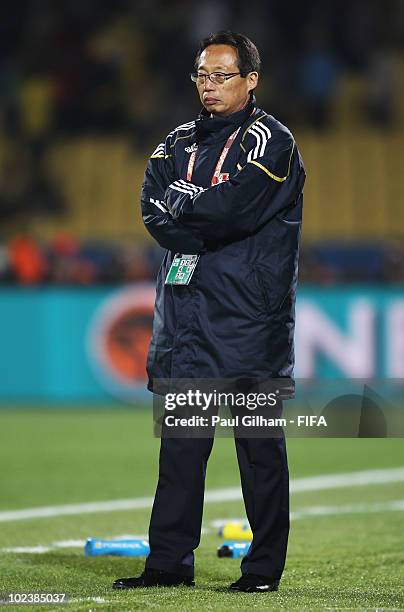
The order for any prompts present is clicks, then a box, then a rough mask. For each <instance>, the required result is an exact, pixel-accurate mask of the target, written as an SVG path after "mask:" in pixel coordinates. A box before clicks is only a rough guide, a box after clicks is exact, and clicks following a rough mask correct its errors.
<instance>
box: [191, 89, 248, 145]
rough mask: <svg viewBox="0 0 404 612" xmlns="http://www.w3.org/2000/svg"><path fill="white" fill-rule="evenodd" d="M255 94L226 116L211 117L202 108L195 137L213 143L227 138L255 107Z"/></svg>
mask: <svg viewBox="0 0 404 612" xmlns="http://www.w3.org/2000/svg"><path fill="white" fill-rule="evenodd" d="M255 102H256V100H255V96H254V94H252V95H251V97H250V101H249V102H248V104H247V106H245V107H244V108H242V109H241V110H240V111H238V112H237V113H233V114H232V115H229V116H228V117H211V116H210V114H209V113H208V111H207V110H206V109H205V108H204V109H202V111H201V113H200V114H199V117H198V119H197V120H196V139H197V142H200V143H203V144H215V143H217V142H220V141H223V140H227V138H228V137H229V136H230V134H232V133H233V132H234V131H235V130H236V129H237V128H238V127H239V126H240V125H242V124H243V123H245V122H246V121H247V119H248V118H249V117H250V115H251V114H252V112H253V110H254V108H255Z"/></svg>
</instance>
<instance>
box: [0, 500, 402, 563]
mask: <svg viewBox="0 0 404 612" xmlns="http://www.w3.org/2000/svg"><path fill="white" fill-rule="evenodd" d="M374 512H404V499H397V500H393V501H388V502H373V503H369V504H347V505H345V506H307V507H305V508H302V509H301V510H295V511H294V512H291V513H290V518H291V520H292V521H297V520H302V519H305V518H310V517H313V516H316V517H319V516H338V515H340V514H345V515H346V514H369V513H374ZM226 523H242V524H244V523H247V521H246V519H245V518H244V519H243V518H223V519H215V520H213V521H209V527H203V528H202V533H203V534H207V533H214V532H215V531H217V529H219V528H220V527H224V525H226ZM134 538H141V539H146V540H147V535H131V534H128V535H125V536H114V537H110V538H108V539H109V540H122V539H134ZM85 543H86V541H85V540H61V541H59V542H53V543H52V544H50V545H49V546H44V545H37V546H14V547H7V548H1V549H0V552H7V553H19V554H20V553H30V554H35V553H37V554H43V553H47V552H50V551H54V550H57V549H60V548H83V549H84V545H85Z"/></svg>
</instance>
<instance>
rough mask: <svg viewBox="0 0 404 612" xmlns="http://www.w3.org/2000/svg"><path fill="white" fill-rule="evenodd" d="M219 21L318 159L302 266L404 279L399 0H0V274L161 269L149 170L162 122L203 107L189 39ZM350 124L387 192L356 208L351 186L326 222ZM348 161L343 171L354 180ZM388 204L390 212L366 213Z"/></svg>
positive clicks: (403, 17)
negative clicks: (245, 41) (145, 203)
mask: <svg viewBox="0 0 404 612" xmlns="http://www.w3.org/2000/svg"><path fill="white" fill-rule="evenodd" d="M222 28H226V29H234V30H237V31H241V32H243V33H245V34H246V35H247V36H250V37H251V38H252V39H253V40H254V42H256V44H257V46H258V48H259V49H260V52H261V56H262V60H263V76H262V79H261V83H260V86H259V90H258V92H257V96H258V102H259V106H260V107H262V108H264V109H266V110H267V111H269V112H271V113H272V114H274V115H275V116H276V117H277V118H279V119H280V120H281V121H282V122H284V123H286V124H287V125H288V126H289V127H290V128H291V129H292V131H293V132H295V133H296V135H297V136H298V142H299V144H300V137H301V143H302V147H301V148H302V152H303V156H304V158H305V159H306V163H307V162H308V161H310V162H311V165H310V164H308V182H307V193H306V201H305V207H306V213H305V215H306V216H305V226H306V220H307V227H308V233H307V237H306V234H305V231H303V248H302V260H301V271H300V278H301V280H302V281H306V282H317V283H324V284H327V283H328V284H330V283H334V282H360V281H365V282H388V283H402V282H403V281H404V246H403V244H404V240H403V239H404V218H403V216H401V217H400V212H401V209H402V204H403V199H402V196H403V191H404V190H403V189H402V185H403V179H402V171H401V173H400V171H398V173H397V172H396V171H393V169H391V174H389V175H388V177H387V176H386V172H387V171H388V170H389V168H390V161H389V159H390V158H391V160H392V164H394V163H396V164H397V167H398V166H400V164H399V163H398V161H399V155H400V151H401V154H402V150H403V149H404V138H403V106H404V105H403V95H404V94H403V81H402V71H403V68H404V64H403V57H404V2H403V1H402V0H387V1H383V0H352V1H345V0H339V1H338V0H334V1H331V0H314V1H307V2H301V1H294V0H267V1H266V2H258V1H257V0H250V1H249V2H241V1H238V0H236V1H231V2H230V1H227V0H221V1H220V2H217V1H215V0H199V1H194V0H173V1H170V2H168V1H167V2H164V1H162V0H137V1H131V0H114V2H110V1H106V0H82V1H79V0H72V1H69V2H63V1H58V0H54V1H52V0H19V1H18V2H10V1H7V0H6V1H5V2H3V3H2V4H1V6H0V162H1V163H0V215H1V221H0V282H2V283H7V284H11V283H21V284H34V285H35V284H48V283H61V284H66V283H68V284H80V285H89V284H94V283H121V282H133V281H136V280H145V279H152V278H154V276H155V274H156V270H157V268H158V266H159V263H160V261H161V250H160V249H159V248H158V247H156V246H155V245H154V244H153V243H152V242H151V240H150V239H149V238H148V237H147V235H146V233H145V232H144V230H143V228H142V225H141V220H140V216H139V211H138V208H139V204H138V192H139V187H140V183H141V177H142V173H143V170H144V166H145V164H146V161H147V156H148V155H150V153H151V152H152V150H153V149H154V148H155V147H156V146H157V144H158V143H159V142H161V140H162V138H163V137H164V136H165V134H167V133H168V132H169V131H170V130H171V129H173V128H174V127H175V126H176V125H178V124H180V123H184V122H186V121H189V120H190V119H192V118H193V117H194V116H195V115H197V113H198V112H199V110H200V105H199V102H198V99H197V96H196V95H195V89H194V86H193V85H192V83H191V82H190V79H189V73H190V72H191V70H192V69H193V59H194V56H195V51H196V48H197V45H198V42H199V40H200V39H201V38H203V37H204V36H206V35H207V34H209V33H210V32H214V31H216V30H218V29H222ZM358 134H360V138H361V139H362V140H360V142H363V148H362V151H363V155H364V158H366V155H367V153H369V155H373V153H372V151H367V144H366V143H367V142H372V143H376V144H375V147H378V149H377V150H378V151H379V153H378V155H379V157H380V160H379V161H373V166H371V167H369V175H372V174H374V172H373V171H372V169H371V168H376V173H379V174H380V177H379V179H378V180H379V183H380V184H381V185H382V187H381V192H380V193H381V199H380V198H379V196H378V194H377V193H365V192H363V194H362V195H360V199H361V202H360V210H361V213H360V215H361V216H360V218H359V220H358V219H356V218H355V219H356V220H355V219H354V222H352V219H351V222H350V221H349V219H350V218H351V217H350V208H349V207H351V208H355V206H356V203H357V202H358V194H356V196H355V195H352V193H353V191H352V190H354V186H353V187H350V188H349V189H350V191H349V192H348V191H346V190H347V189H348V188H347V187H346V188H345V191H344V194H345V195H341V211H342V212H341V216H343V215H345V217H344V219H345V218H346V220H344V221H343V222H342V221H341V223H340V224H338V223H337V225H336V227H335V231H334V232H332V231H330V230H329V229H327V231H324V230H325V229H326V228H327V223H328V219H327V215H325V218H324V219H323V218H321V219H320V222H318V218H319V217H318V215H319V212H318V211H319V210H321V208H320V204H318V203H317V207H316V206H315V201H317V202H319V201H321V198H324V197H325V198H328V197H334V198H335V197H336V195H335V193H334V192H335V190H336V189H338V188H339V185H338V181H337V179H336V178H335V177H334V163H335V166H336V165H337V164H338V162H337V160H335V161H334V159H333V157H334V153H333V152H334V151H336V150H337V149H336V145H335V144H333V143H338V151H343V149H342V148H341V147H343V146H346V143H351V142H352V144H353V145H354V144H355V142H359V136H357V135H358ZM321 147H323V149H322V148H321ZM352 150H353V149H352ZM375 150H376V149H375ZM322 151H328V156H329V158H330V163H329V165H328V166H327V165H325V166H324V168H325V169H328V173H329V176H327V171H323V170H321V172H322V175H323V176H324V175H325V177H324V181H325V182H324V185H323V186H322V187H321V185H320V182H319V180H317V182H316V181H315V180H314V182H313V185H317V184H319V185H320V187H319V188H318V189H317V195H316V193H315V191H316V190H315V188H314V187H310V181H311V175H312V174H314V175H315V172H316V168H317V166H318V165H321V164H326V162H325V161H324V155H323V154H322ZM338 155H340V153H338ZM341 155H342V158H341V159H345V158H344V157H343V153H342V154H341ZM346 155H347V156H349V155H351V156H353V157H354V158H355V159H354V160H353V161H352V164H356V163H358V164H359V163H360V161H361V160H359V159H356V158H357V157H358V156H357V155H355V153H352V151H351V150H350V149H349V150H348V149H347V153H346ZM336 156H337V154H336ZM373 157H375V156H374V155H373ZM394 160H395V161H394ZM362 162H363V159H362ZM347 163H348V162H347ZM349 163H351V162H349ZM321 168H323V166H322V165H321ZM361 168H362V173H363V174H364V175H365V176H364V177H362V179H361V180H362V181H363V182H364V184H366V180H367V178H366V167H365V169H363V163H362V166H361ZM386 168H387V170H385V169H386ZM357 174H360V172H358V173H357V172H356V170H354V171H353V172H352V174H350V176H351V177H352V176H353V177H354V179H353V181H354V182H355V176H356V175H357ZM333 179H335V181H337V182H336V183H333ZM391 181H393V182H394V184H393V183H391ZM386 182H388V183H389V184H388V186H387V187H386V185H385V183H386ZM379 183H377V184H379ZM310 189H312V191H310ZM319 190H320V191H321V193H320V191H319ZM386 190H387V191H386ZM369 191H372V192H373V191H374V189H373V188H371V189H369ZM386 193H387V194H388V195H386ZM328 194H329V196H328ZM389 194H391V196H390V195H389ZM316 198H317V200H316ZM336 202H338V200H336ZM390 202H391V204H392V207H393V208H392V210H391V211H390V209H389V206H390ZM311 204H313V205H311ZM382 206H383V207H384V212H383V219H387V220H388V222H387V221H386V222H385V223H384V225H383V223H382V224H381V225H380V227H379V223H378V221H377V220H376V221H374V224H373V225H372V223H371V218H372V216H375V215H376V216H377V215H378V214H380V211H379V208H380V207H382ZM343 207H345V208H343ZM336 215H337V217H336V219H337V221H338V212H337V213H336ZM401 215H402V212H401ZM316 218H317V221H316ZM361 219H363V224H362V223H361ZM362 225H363V226H364V227H365V229H363V228H362ZM366 227H368V228H369V229H368V230H367V229H366ZM392 228H393V229H392Z"/></svg>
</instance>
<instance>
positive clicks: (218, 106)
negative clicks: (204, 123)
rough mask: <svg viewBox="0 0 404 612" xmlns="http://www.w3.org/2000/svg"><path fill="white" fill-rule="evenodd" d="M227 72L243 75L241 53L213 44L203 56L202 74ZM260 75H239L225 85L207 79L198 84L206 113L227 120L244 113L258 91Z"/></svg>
mask: <svg viewBox="0 0 404 612" xmlns="http://www.w3.org/2000/svg"><path fill="white" fill-rule="evenodd" d="M212 72H223V73H226V74H229V73H233V72H240V70H239V67H238V55H237V50H236V49H235V48H234V47H232V46H231V45H209V47H206V49H205V50H204V51H203V52H202V53H201V57H200V58H199V63H198V73H200V74H211V73H212ZM257 82H258V74H257V73H256V72H249V73H248V74H247V76H246V77H244V78H243V77H241V76H240V75H239V74H238V75H237V76H233V77H231V78H230V79H227V80H226V81H225V82H224V83H223V84H219V83H212V81H211V80H210V79H205V82H204V83H201V84H197V88H198V93H199V97H200V99H201V102H202V104H203V106H204V107H205V108H206V110H207V111H208V112H210V113H212V114H213V115H218V116H219V117H226V116H227V115H231V114H232V113H236V112H237V111H239V110H241V109H242V108H243V107H244V106H245V105H246V104H247V102H248V100H249V92H250V91H251V90H253V89H254V88H255V86H256V85H257Z"/></svg>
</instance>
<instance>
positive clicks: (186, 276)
mask: <svg viewBox="0 0 404 612" xmlns="http://www.w3.org/2000/svg"><path fill="white" fill-rule="evenodd" d="M198 261H199V255H183V254H181V253H176V254H175V255H174V259H173V261H172V264H171V266H170V269H169V271H168V274H167V277H166V280H165V284H166V285H189V282H190V280H191V278H192V275H193V273H194V271H195V268H196V264H197V263H198Z"/></svg>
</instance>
